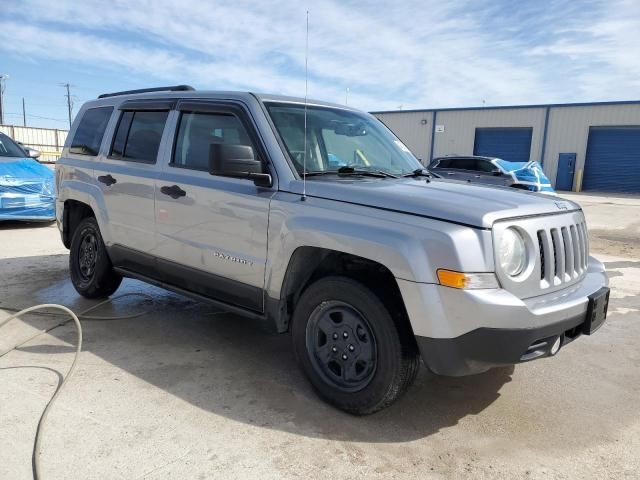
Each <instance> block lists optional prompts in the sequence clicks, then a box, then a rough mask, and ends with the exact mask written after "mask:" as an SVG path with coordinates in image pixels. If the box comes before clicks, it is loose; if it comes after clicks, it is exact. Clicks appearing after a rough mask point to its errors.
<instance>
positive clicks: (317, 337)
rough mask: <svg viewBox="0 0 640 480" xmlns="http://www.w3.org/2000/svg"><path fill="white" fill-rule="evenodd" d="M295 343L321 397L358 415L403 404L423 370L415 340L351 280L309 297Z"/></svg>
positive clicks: (298, 318)
mask: <svg viewBox="0 0 640 480" xmlns="http://www.w3.org/2000/svg"><path fill="white" fill-rule="evenodd" d="M292 340H293V349H294V352H295V355H296V359H297V361H298V363H299V365H300V366H301V368H302V370H303V371H304V373H305V374H306V376H307V377H308V378H309V380H310V381H311V383H312V385H313V386H314V388H315V389H316V391H317V392H318V393H319V395H320V396H321V397H322V398H323V399H324V400H326V401H327V402H328V403H330V404H332V405H334V406H336V407H338V408H340V409H342V410H345V411H347V412H350V413H353V414H356V415H366V414H370V413H374V412H376V411H378V410H381V409H383V408H385V407H387V406H388V405H390V404H391V403H393V402H394V401H395V400H397V399H398V398H399V397H400V396H401V395H402V394H403V393H404V392H405V390H406V389H407V388H408V387H409V385H411V383H412V382H413V380H414V378H415V376H416V373H417V371H418V367H419V354H418V351H417V348H416V346H415V340H414V339H413V338H412V337H411V335H410V334H409V333H408V332H405V331H404V330H402V329H399V328H398V325H397V324H396V322H395V321H394V319H393V317H392V316H391V314H390V313H389V311H388V310H387V308H386V306H385V305H384V304H383V303H382V301H381V300H380V299H379V298H378V297H377V296H376V295H375V294H374V293H373V292H372V291H371V290H369V289H368V288H367V287H366V286H364V285H362V284H361V283H358V282H356V281H354V280H352V279H350V278H345V277H327V278H323V279H321V280H319V281H317V282H316V283H314V284H313V285H311V286H310V287H309V288H307V289H306V290H305V291H304V293H303V294H302V296H301V297H300V299H299V301H298V304H297V306H296V309H295V312H294V315H293V322H292Z"/></svg>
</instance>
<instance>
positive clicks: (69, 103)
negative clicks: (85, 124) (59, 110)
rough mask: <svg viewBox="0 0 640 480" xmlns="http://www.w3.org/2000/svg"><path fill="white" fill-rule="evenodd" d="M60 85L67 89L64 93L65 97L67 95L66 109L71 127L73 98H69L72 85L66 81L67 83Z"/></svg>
mask: <svg viewBox="0 0 640 480" xmlns="http://www.w3.org/2000/svg"><path fill="white" fill-rule="evenodd" d="M61 86H63V87H64V88H66V89H67V93H66V95H65V97H67V110H68V112H69V128H71V110H73V99H72V98H71V91H70V89H71V87H72V85H70V84H69V83H68V82H67V83H62V84H61Z"/></svg>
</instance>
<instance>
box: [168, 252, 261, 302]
mask: <svg viewBox="0 0 640 480" xmlns="http://www.w3.org/2000/svg"><path fill="white" fill-rule="evenodd" d="M156 265H157V270H158V278H159V279H160V280H161V281H163V282H165V283H167V284H169V285H179V286H180V288H183V289H184V290H188V291H190V292H194V293H197V294H198V295H203V296H205V297H208V298H212V299H216V300H219V301H221V302H224V303H228V304H232V305H237V306H238V307H241V308H248V309H250V310H253V311H255V312H262V289H261V288H258V287H254V286H252V285H247V284H246V283H240V282H238V281H236V280H230V279H228V278H224V277H221V276H219V275H214V274H211V273H208V272H204V271H202V270H198V269H195V268H191V267H186V266H184V265H180V264H177V263H175V262H172V261H169V260H164V259H161V258H157V259H156Z"/></svg>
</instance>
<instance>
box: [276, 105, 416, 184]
mask: <svg viewBox="0 0 640 480" xmlns="http://www.w3.org/2000/svg"><path fill="white" fill-rule="evenodd" d="M267 109H268V111H269V115H271V119H272V120H273V123H274V124H275V126H276V129H277V130H278V133H279V134H280V137H281V138H282V141H283V142H284V144H285V146H286V148H287V151H288V153H289V157H290V158H291V161H292V162H293V164H294V166H295V168H296V170H297V171H298V173H299V174H300V175H302V174H303V171H304V105H299V104H295V105H294V104H275V103H274V104H267ZM347 166H349V167H353V169H355V170H356V171H358V170H368V171H369V170H370V171H381V172H386V173H389V174H393V175H403V174H408V173H410V172H413V171H415V170H416V169H420V168H422V165H421V164H420V162H419V161H418V160H417V159H416V158H415V157H414V156H413V155H412V154H411V152H410V151H409V149H407V147H405V146H404V144H403V143H402V142H401V141H400V140H398V139H397V138H396V137H395V136H394V135H393V134H392V133H391V132H390V131H389V130H388V129H387V128H386V127H385V126H384V125H383V124H382V123H381V122H380V121H378V120H377V119H376V118H375V117H372V116H370V115H367V114H364V113H358V112H354V111H349V110H340V109H338V108H329V107H317V106H307V160H306V171H307V173H310V172H337V171H338V169H341V167H347ZM344 170H345V169H344V168H342V171H344Z"/></svg>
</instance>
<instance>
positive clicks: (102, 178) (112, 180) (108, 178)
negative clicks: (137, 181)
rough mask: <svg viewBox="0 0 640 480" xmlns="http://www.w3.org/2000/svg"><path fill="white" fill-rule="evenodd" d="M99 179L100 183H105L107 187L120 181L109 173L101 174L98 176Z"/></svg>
mask: <svg viewBox="0 0 640 480" xmlns="http://www.w3.org/2000/svg"><path fill="white" fill-rule="evenodd" d="M98 181H99V182H100V183H104V184H105V185H106V186H107V187H110V186H111V185H113V184H114V183H118V181H117V180H116V179H115V178H113V177H112V176H111V174H108V175H100V176H99V177H98Z"/></svg>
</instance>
